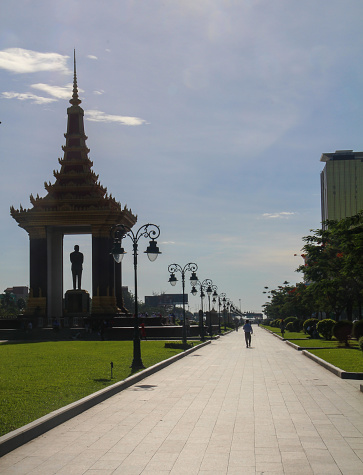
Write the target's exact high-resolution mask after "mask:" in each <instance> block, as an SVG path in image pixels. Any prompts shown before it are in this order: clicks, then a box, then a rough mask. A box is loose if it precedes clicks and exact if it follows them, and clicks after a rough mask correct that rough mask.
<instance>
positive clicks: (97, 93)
mask: <svg viewBox="0 0 363 475" xmlns="http://www.w3.org/2000/svg"><path fill="white" fill-rule="evenodd" d="M104 93H105V91H104V90H103V89H101V90H100V91H93V94H96V96H102V94H104Z"/></svg>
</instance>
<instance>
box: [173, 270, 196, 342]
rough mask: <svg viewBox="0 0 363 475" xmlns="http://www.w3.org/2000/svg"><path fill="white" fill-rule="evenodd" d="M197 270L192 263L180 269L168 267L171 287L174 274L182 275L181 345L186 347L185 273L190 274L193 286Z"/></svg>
mask: <svg viewBox="0 0 363 475" xmlns="http://www.w3.org/2000/svg"><path fill="white" fill-rule="evenodd" d="M197 270H198V266H197V264H194V262H188V264H185V266H184V267H181V266H180V265H179V264H170V265H169V266H168V272H169V273H170V277H169V282H170V284H171V285H175V284H176V283H177V281H178V279H177V278H176V277H175V273H176V272H180V273H181V275H182V289H183V345H184V346H185V347H186V344H187V328H186V322H185V272H186V271H189V272H191V273H192V275H191V276H190V282H191V284H192V285H193V286H194V285H195V284H196V283H197V282H198V277H197V275H196V271H197Z"/></svg>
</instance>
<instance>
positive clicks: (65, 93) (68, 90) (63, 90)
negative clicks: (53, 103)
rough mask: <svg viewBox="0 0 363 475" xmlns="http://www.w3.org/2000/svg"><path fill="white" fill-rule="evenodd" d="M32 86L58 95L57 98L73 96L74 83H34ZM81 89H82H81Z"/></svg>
mask: <svg viewBox="0 0 363 475" xmlns="http://www.w3.org/2000/svg"><path fill="white" fill-rule="evenodd" d="M31 87H32V88H34V89H38V90H39V91H43V92H46V93H47V94H49V95H50V96H53V97H56V98H57V99H70V98H71V96H72V87H73V86H72V84H67V85H66V86H64V87H62V86H50V85H49V84H43V83H38V84H32V85H31ZM79 91H80V89H79Z"/></svg>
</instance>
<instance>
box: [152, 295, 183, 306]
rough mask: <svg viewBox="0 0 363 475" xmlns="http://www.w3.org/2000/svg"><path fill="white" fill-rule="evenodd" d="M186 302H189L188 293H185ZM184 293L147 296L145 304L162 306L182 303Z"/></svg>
mask: <svg viewBox="0 0 363 475" xmlns="http://www.w3.org/2000/svg"><path fill="white" fill-rule="evenodd" d="M184 299H185V300H184V303H185V305H187V304H188V294H184ZM182 304H183V294H161V295H150V296H146V297H145V305H148V306H150V307H160V306H162V305H182Z"/></svg>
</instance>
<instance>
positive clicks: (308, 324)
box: [303, 318, 319, 335]
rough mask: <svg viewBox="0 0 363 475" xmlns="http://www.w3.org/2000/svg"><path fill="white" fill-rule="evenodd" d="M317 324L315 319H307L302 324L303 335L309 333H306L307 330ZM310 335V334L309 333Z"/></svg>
mask: <svg viewBox="0 0 363 475" xmlns="http://www.w3.org/2000/svg"><path fill="white" fill-rule="evenodd" d="M318 322H319V320H318V319H317V318H308V319H307V320H305V322H304V323H303V330H304V333H309V331H308V328H309V327H310V328H312V327H314V326H316V325H317V323H318ZM309 335H310V333H309Z"/></svg>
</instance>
